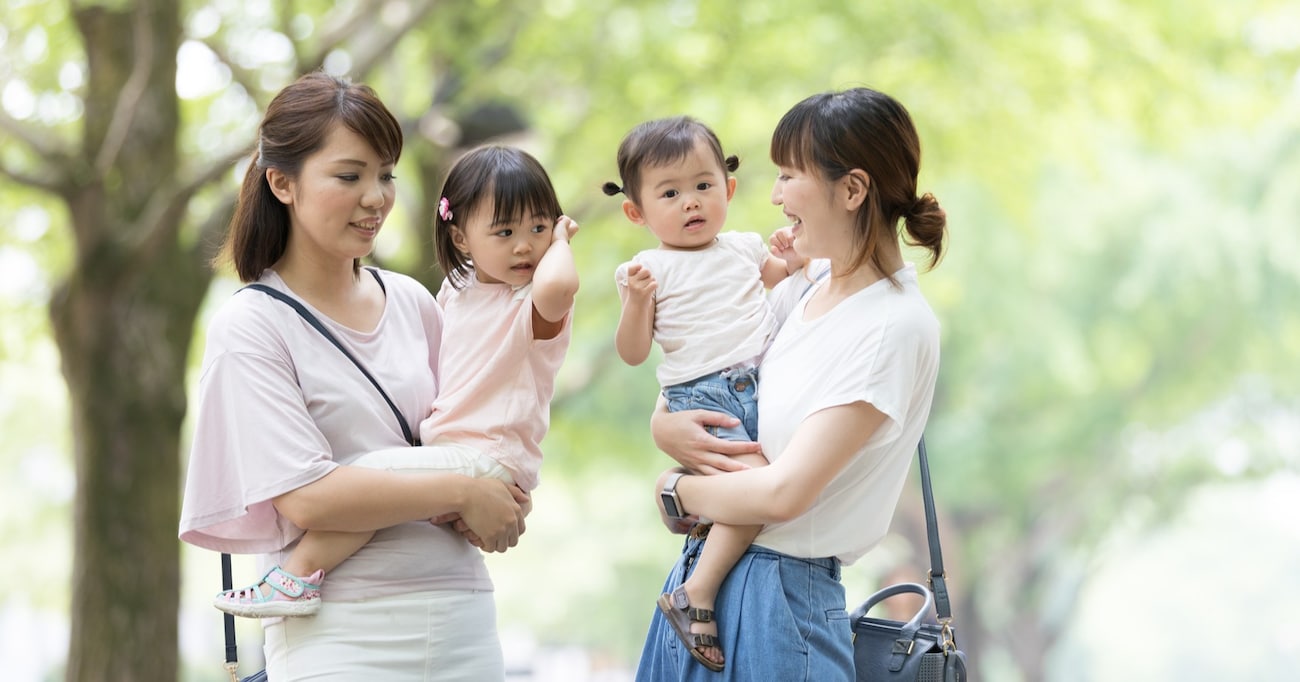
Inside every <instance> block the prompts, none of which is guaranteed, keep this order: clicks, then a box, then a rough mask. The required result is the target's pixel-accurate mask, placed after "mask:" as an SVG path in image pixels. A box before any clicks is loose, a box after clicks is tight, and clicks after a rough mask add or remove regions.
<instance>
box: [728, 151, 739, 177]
mask: <svg viewBox="0 0 1300 682" xmlns="http://www.w3.org/2000/svg"><path fill="white" fill-rule="evenodd" d="M725 165H726V166H727V172H728V173H735V172H736V169H737V168H740V157H739V156H736V155H735V154H732V155H731V156H728V157H727V159H726V164H725Z"/></svg>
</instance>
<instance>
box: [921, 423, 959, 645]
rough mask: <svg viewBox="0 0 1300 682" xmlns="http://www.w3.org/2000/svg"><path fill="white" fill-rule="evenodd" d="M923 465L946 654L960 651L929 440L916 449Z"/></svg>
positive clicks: (927, 531)
mask: <svg viewBox="0 0 1300 682" xmlns="http://www.w3.org/2000/svg"><path fill="white" fill-rule="evenodd" d="M916 452H917V457H918V459H920V462H921V497H922V499H923V501H924V502H925V535H926V538H927V540H928V541H929V544H930V580H929V582H930V591H931V592H933V593H934V612H935V614H936V615H937V616H938V617H939V624H940V625H941V626H942V627H943V632H942V636H943V642H942V646H943V648H944V652H945V654H946V653H947V652H948V651H949V650H950V649H951V650H956V648H957V647H956V644H955V643H954V642H953V635H952V603H951V602H950V601H949V599H948V582H947V580H948V576H947V574H946V573H944V570H943V550H942V549H941V548H940V547H939V515H938V514H937V513H936V512H935V510H934V489H933V488H932V487H931V485H930V461H929V459H927V458H926V456H925V436H924V435H922V436H921V440H920V442H919V443H918V444H917V447H916Z"/></svg>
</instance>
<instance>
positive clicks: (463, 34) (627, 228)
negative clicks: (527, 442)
mask: <svg viewBox="0 0 1300 682" xmlns="http://www.w3.org/2000/svg"><path fill="white" fill-rule="evenodd" d="M0 15H2V18H0V22H2V23H0V316H2V319H3V323H2V324H0V566H3V567H4V570H3V572H2V573H3V576H4V580H3V581H0V661H4V663H3V667H4V673H3V674H4V677H5V679H8V680H56V679H68V680H91V679H94V680H172V679H178V680H193V681H203V680H220V679H223V678H225V679H228V677H226V676H225V674H224V672H223V671H222V669H221V661H222V648H221V633H220V622H221V621H220V618H219V614H218V613H217V612H216V611H215V610H213V609H212V608H211V607H210V606H209V604H208V598H209V596H210V595H211V594H212V593H213V592H215V591H216V589H217V588H218V586H219V570H218V561H217V556H216V555H215V554H213V553H210V552H205V551H201V550H195V549H193V548H189V547H182V546H181V544H180V543H179V542H177V541H176V540H175V535H176V517H177V514H178V512H179V496H180V480H181V478H182V474H183V467H184V462H185V453H186V451H187V446H188V434H189V424H188V422H187V421H186V411H185V408H186V402H187V396H189V395H190V394H191V393H190V392H191V391H192V389H193V386H194V384H195V381H194V379H195V377H194V374H193V372H194V368H195V366H196V362H197V360H198V358H199V357H200V354H201V351H202V346H203V329H204V327H205V323H206V319H207V316H208V315H209V314H210V313H211V312H212V310H213V309H214V308H215V306H217V305H219V304H220V302H221V301H222V300H224V299H225V297H227V296H228V295H229V294H230V292H232V291H233V290H234V289H235V287H236V286H237V285H236V283H235V280H234V279H233V277H232V276H231V274H230V273H229V272H226V271H217V272H213V271H212V270H211V269H209V268H208V267H207V265H206V262H207V258H208V257H209V256H210V255H211V251H212V247H213V245H214V244H215V241H214V240H215V239H216V238H217V236H218V235H219V234H220V231H221V229H222V228H223V226H224V224H225V222H226V221H227V220H228V218H229V213H230V209H231V205H232V201H233V198H234V193H235V191H236V187H237V186H238V180H239V177H241V175H242V169H243V168H244V165H243V164H244V162H245V160H246V154H247V151H248V149H249V148H250V145H251V144H252V142H253V140H254V135H255V127H256V124H257V121H258V120H259V118H260V112H261V110H262V108H263V107H264V106H265V104H266V103H267V101H269V98H270V96H271V95H272V94H273V93H274V92H275V91H276V90H278V89H279V88H280V87H282V86H283V85H285V84H287V83H288V82H290V81H291V80H292V79H293V78H294V77H295V76H297V75H298V74H300V73H302V72H304V71H308V70H312V69H316V68H323V69H325V70H326V71H329V72H331V73H337V74H347V75H349V76H350V77H352V78H353V79H354V80H358V81H362V82H365V83H368V84H370V85H372V86H373V87H374V88H375V89H376V90H378V92H379V93H380V95H381V97H383V98H384V99H385V101H386V102H387V103H388V104H389V105H390V106H391V107H392V108H393V109H394V111H395V112H396V113H398V115H399V116H400V117H401V118H402V120H403V123H404V125H405V127H406V130H407V144H406V148H405V152H404V155H403V157H402V160H401V163H400V164H399V166H398V169H397V175H398V178H399V180H398V183H399V205H398V207H397V208H396V210H395V211H394V212H393V215H392V217H391V219H390V220H389V223H388V225H387V226H386V228H385V231H384V233H383V234H382V235H381V238H380V243H379V246H378V248H377V251H376V254H375V262H377V263H378V264H381V265H383V266H384V267H389V268H393V269H397V270H402V271H405V272H409V273H412V274H414V275H415V276H417V277H420V278H421V279H423V280H424V281H426V282H428V283H429V284H430V286H436V284H437V282H438V281H439V279H440V274H439V273H438V272H437V271H436V270H435V269H433V266H432V263H433V261H432V259H431V256H430V254H431V250H430V244H429V233H428V225H429V224H430V222H431V221H430V219H429V217H430V215H431V206H432V203H433V202H434V201H436V197H437V188H438V186H439V184H440V182H441V179H442V174H443V173H444V172H445V169H446V168H447V166H448V164H449V163H450V162H451V160H453V159H454V158H455V155H456V154H457V153H458V152H459V151H461V150H463V149H464V148H465V147H467V146H472V145H474V144H478V143H481V142H483V141H487V140H493V141H505V142H507V143H512V144H519V145H522V146H525V147H526V148H528V149H529V150H530V151H532V152H533V153H534V154H536V155H537V156H538V157H539V158H540V159H541V160H542V162H543V163H544V164H545V165H546V166H547V168H548V169H549V170H550V171H551V172H552V175H553V179H554V180H555V182H556V184H557V187H558V189H559V192H560V196H561V199H562V201H563V202H564V204H565V207H566V210H567V211H568V212H569V213H570V214H571V215H574V216H575V217H576V218H577V219H578V220H579V221H580V222H581V223H582V232H581V233H580V235H579V236H578V238H577V240H576V242H575V249H576V252H577V256H578V260H579V264H580V270H581V274H582V278H583V288H582V291H581V293H580V294H579V300H578V313H577V318H576V320H577V321H576V327H575V337H574V343H573V348H572V350H571V352H570V355H569V358H568V361H567V363H566V365H565V367H564V369H563V371H562V373H561V376H560V381H559V389H558V395H557V398H556V400H555V403H554V406H553V428H552V432H551V434H550V435H549V436H548V438H547V440H546V442H545V449H546V451H547V457H548V460H547V463H546V466H545V469H544V482H543V485H542V487H541V488H540V489H539V490H538V491H537V495H536V510H535V512H534V513H533V515H532V517H531V518H530V519H529V530H528V533H527V534H526V536H525V537H524V539H523V542H522V543H521V545H520V546H519V547H518V548H516V549H514V550H512V551H510V552H509V553H507V554H505V555H499V556H492V557H491V558H490V559H489V561H490V564H491V567H492V570H493V575H494V577H495V579H496V581H497V586H498V607H499V617H500V622H501V627H502V632H503V640H504V643H505V647H506V651H507V657H508V660H509V661H510V666H511V679H518V680H626V679H630V674H631V670H632V669H633V668H634V667H635V664H636V659H637V655H638V653H639V649H640V646H641V641H642V636H643V634H644V629H645V626H646V623H647V621H648V618H649V616H650V614H651V612H652V609H653V608H654V607H653V603H654V598H655V596H656V595H657V594H658V592H659V588H660V585H661V582H662V579H663V575H664V573H665V572H666V570H667V568H668V566H669V564H670V563H671V561H672V560H673V558H674V555H675V553H676V552H677V550H678V547H679V545H680V542H679V539H678V538H675V537H673V536H670V535H669V534H668V533H667V532H665V531H664V530H663V528H662V527H661V526H659V525H658V523H657V518H656V515H655V510H654V505H653V501H652V498H651V496H650V495H651V485H652V482H653V480H654V476H655V474H656V473H657V472H658V471H660V470H661V469H663V468H664V467H666V466H667V465H668V464H669V462H668V459H667V458H666V457H665V456H664V455H662V454H660V453H658V452H657V451H656V450H655V448H654V446H653V444H652V442H651V440H650V437H649V433H648V427H647V421H648V415H649V412H650V409H651V406H652V405H653V401H654V394H655V382H654V375H653V364H654V363H653V356H652V361H651V362H649V363H647V364H646V365H644V366H642V367H636V368H631V367H627V366H624V365H623V364H622V363H621V362H620V361H619V360H618V357H617V355H616V353H615V352H614V348H613V343H612V338H613V330H614V326H615V322H616V320H617V315H618V300H617V295H616V292H615V290H614V286H613V274H612V273H613V271H614V268H615V267H616V266H617V265H618V263H620V262H621V261H623V260H625V259H627V258H628V257H630V256H631V255H632V254H633V253H635V252H636V251H637V250H640V249H643V248H647V247H649V246H650V245H651V244H652V241H651V240H650V238H649V237H648V235H646V234H645V233H644V232H643V231H642V230H641V229H640V228H637V227H634V226H631V225H629V224H627V222H626V221H625V220H624V219H623V217H622V215H621V213H620V212H619V210H618V201H617V200H614V199H610V198H608V197H605V196H604V195H603V194H601V193H600V191H599V186H600V184H601V183H602V182H603V181H605V180H611V179H616V169H615V166H614V152H615V149H616V147H617V144H618V142H619V140H620V139H621V137H622V135H623V133H624V132H626V131H627V130H628V129H629V128H630V127H632V126H633V125H635V124H636V123H638V122H640V121H642V120H645V119H648V118H655V117H661V116H667V115H675V114H680V113H686V114H691V115H694V116H697V117H699V118H702V119H703V120H705V121H706V122H708V123H709V124H711V125H712V126H713V127H714V128H715V129H716V130H717V131H718V133H719V135H720V136H721V138H722V140H723V142H724V145H725V146H726V147H727V150H728V152H729V153H735V154H738V155H739V156H740V158H741V160H742V163H741V167H740V170H739V171H738V173H737V176H738V179H739V189H738V192H737V195H736V199H735V201H734V202H733V204H732V210H731V220H730V223H731V227H732V228H734V229H744V230H754V231H759V232H762V233H764V234H767V233H769V232H770V231H771V230H772V229H775V228H776V227H778V226H779V225H780V218H781V216H780V213H779V212H778V211H777V210H776V209H775V208H773V207H772V206H771V205H770V204H769V202H768V192H769V190H770V187H771V184H770V183H771V181H772V179H773V177H774V175H775V169H774V168H773V166H772V165H771V163H770V162H769V161H768V159H767V144H768V139H769V135H770V132H771V130H772V128H773V126H774V124H775V123H776V121H777V120H778V119H779V117H780V116H781V114H782V113H784V112H785V111H786V110H787V109H788V108H789V107H790V106H791V105H793V104H794V103H795V102H797V101H798V100H799V99H801V98H803V97H804V96H806V95H809V94H811V93H814V92H819V91H824V90H831V89H840V88H844V87H850V86H856V85H868V86H871V87H874V88H877V89H880V90H883V91H885V92H888V93H890V94H892V95H894V96H895V97H897V98H898V99H899V100H901V101H902V102H903V103H904V104H905V105H906V106H907V107H909V109H910V110H911V112H912V115H913V117H914V118H915V121H916V124H917V126H918V128H919V129H920V132H921V136H922V140H923V148H924V152H923V154H924V158H923V167H922V176H921V189H922V190H924V191H931V192H933V193H935V195H936V196H937V197H938V198H939V200H940V202H941V203H942V204H943V206H944V207H945V208H946V210H947V211H948V216H949V221H950V223H949V225H950V251H949V252H948V254H947V256H946V258H945V259H944V261H943V262H942V263H941V265H940V266H939V267H938V268H937V269H935V270H934V271H932V272H930V273H928V274H924V275H923V276H922V279H921V283H922V288H923V290H924V291H925V292H926V294H927V296H928V297H929V299H930V301H931V302H932V304H933V305H934V307H935V309H936V312H937V313H938V316H939V318H940V320H941V321H942V325H943V366H942V371H941V375H940V380H939V390H938V395H937V397H936V401H935V405H934V412H933V416H932V419H931V425H930V428H929V432H928V440H929V445H930V455H931V462H932V468H933V470H934V481H935V487H936V494H937V497H938V503H939V507H940V523H941V525H942V531H943V534H944V541H945V543H946V544H945V549H946V556H945V558H946V559H947V563H948V573H949V581H950V585H952V589H953V592H954V596H955V598H956V601H955V604H954V610H955V614H956V623H957V628H958V639H959V642H960V643H961V644H962V646H963V648H964V649H965V650H966V651H967V652H968V654H969V655H970V657H971V660H972V662H973V664H974V665H975V669H976V672H977V676H976V679H980V680H994V681H1009V682H1015V681H1035V680H1049V681H1053V682H1068V681H1084V680H1105V681H1112V680H1179V681H1180V682H1188V681H1197V680H1256V679H1277V678H1276V674H1277V671H1282V670H1295V669H1298V668H1300V623H1297V621H1296V620H1295V618H1294V615H1295V613H1296V611H1297V610H1298V607H1300V588H1297V583H1300V524H1297V523H1296V520H1295V517H1296V512H1297V511H1300V467H1298V464H1300V370H1297V369H1296V358H1298V357H1300V5H1298V4H1297V3H1295V2H1293V1H1290V0H1239V1H1236V2H1231V3H1225V2H1215V1H1211V0H1181V1H1179V2H1170V1H1163V0H1147V1H1139V0H1102V1H1100V2H1088V3H1059V2H1048V1H1031V0H981V1H980V2H964V1H961V0H948V1H924V2H923V1H916V2H909V1H902V2H899V1H879V2H877V1H874V0H873V1H865V0H864V1H858V2H844V1H842V0H802V1H801V2H798V3H791V2H777V1H773V0H746V1H745V2H713V1H709V0H642V1H627V2H613V1H610V0H584V1H583V2H577V1H576V0H470V1H452V0H342V1H339V2H335V1H333V0H331V1H325V0H297V1H289V0H285V1H283V2H275V3H265V2H254V1H251V0H250V1H244V0H215V1H212V2H202V1H195V0H180V1H179V2H177V1H175V0H138V1H132V0H105V1H90V0H60V1H55V2H46V1H44V0H3V1H0ZM920 504H921V503H920V498H919V494H918V491H917V488H916V485H915V481H913V485H910V486H909V487H908V489H907V493H906V494H905V495H904V497H903V499H902V501H901V502H900V505H899V510H898V514H897V516H896V519H895V524H894V529H893V532H892V533H891V536H890V537H889V538H888V539H887V541H886V542H884V543H883V544H882V545H881V546H880V547H879V548H878V549H876V550H875V551H873V552H872V553H871V554H870V555H868V556H867V557H866V558H865V559H864V560H862V561H861V562H859V563H858V564H856V565H854V566H852V567H849V568H848V569H847V570H846V575H845V583H846V586H847V589H848V593H849V600H850V602H853V603H856V602H858V601H861V600H863V599H865V598H866V597H867V596H868V595H869V594H870V593H871V592H872V591H874V590H875V589H877V588H878V587H880V586H881V585H883V584H887V583H889V582H892V581H897V580H917V579H923V577H924V571H925V566H926V555H925V550H924V545H923V544H921V539H922V538H923V533H924V527H923V520H922V516H921V513H920ZM236 575H237V576H239V577H249V576H252V575H253V568H252V564H251V561H248V560H247V559H246V558H242V557H237V558H236ZM239 577H237V580H239ZM259 637H260V634H259V630H258V628H257V626H256V624H255V623H241V629H240V638H241V659H242V660H243V661H244V666H243V671H244V672H245V673H247V672H251V670H252V669H253V667H254V666H255V665H257V664H258V662H259V661H258V659H259V657H260V652H259V650H258V648H257V644H258V641H259Z"/></svg>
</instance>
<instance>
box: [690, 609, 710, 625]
mask: <svg viewBox="0 0 1300 682" xmlns="http://www.w3.org/2000/svg"><path fill="white" fill-rule="evenodd" d="M685 611H686V617H687V618H690V619H691V620H692V621H694V622H696V623H712V622H713V610H712V609H697V608H695V607H694V606H691V607H689V608H687V609H685Z"/></svg>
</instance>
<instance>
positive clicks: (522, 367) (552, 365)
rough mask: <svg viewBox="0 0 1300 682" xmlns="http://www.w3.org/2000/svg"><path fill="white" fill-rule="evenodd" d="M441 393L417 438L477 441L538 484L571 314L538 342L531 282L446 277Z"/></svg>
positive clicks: (528, 486) (518, 477)
mask: <svg viewBox="0 0 1300 682" xmlns="http://www.w3.org/2000/svg"><path fill="white" fill-rule="evenodd" d="M438 302H439V303H441V304H442V308H443V344H442V356H441V357H440V358H439V362H438V382H439V386H440V390H439V392H438V397H437V398H436V399H435V400H434V402H433V413H432V414H431V415H430V416H429V417H428V418H426V419H425V420H424V421H423V422H421V423H420V440H421V441H422V442H423V443H424V444H426V445H429V444H432V443H433V442H434V441H435V440H437V439H439V438H445V439H451V440H454V441H456V442H458V443H464V444H467V445H472V446H475V447H477V448H479V449H480V450H482V451H483V453H484V454H486V455H488V456H489V457H492V458H493V459H495V460H497V461H498V462H500V463H501V465H502V466H504V467H505V468H506V469H509V470H510V473H511V474H512V475H513V476H514V479H515V483H516V484H518V485H519V487H520V488H523V489H524V490H526V491H527V490H532V489H533V488H535V487H537V484H538V481H539V472H540V470H541V465H542V449H541V442H542V438H543V437H544V436H545V435H546V431H547V429H548V428H549V427H550V421H551V409H550V407H551V397H552V396H553V395H554V394H555V375H556V373H557V372H558V371H559V369H560V365H561V364H562V363H563V362H564V354H565V352H566V351H567V350H568V348H569V339H570V336H571V332H572V328H573V324H572V317H573V313H572V311H570V312H569V314H568V315H566V316H565V319H564V326H563V328H562V329H561V331H560V333H559V334H558V335H556V336H555V338H552V339H546V340H535V339H533V296H532V285H531V284H528V285H525V286H523V287H520V288H518V289H512V288H511V287H510V285H508V284H485V283H483V282H479V281H478V280H477V278H476V277H475V276H474V275H472V274H471V275H470V277H469V282H468V283H466V284H465V286H464V288H462V289H456V288H455V287H453V286H451V284H450V283H449V282H444V283H443V285H442V290H441V291H439V292H438Z"/></svg>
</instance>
